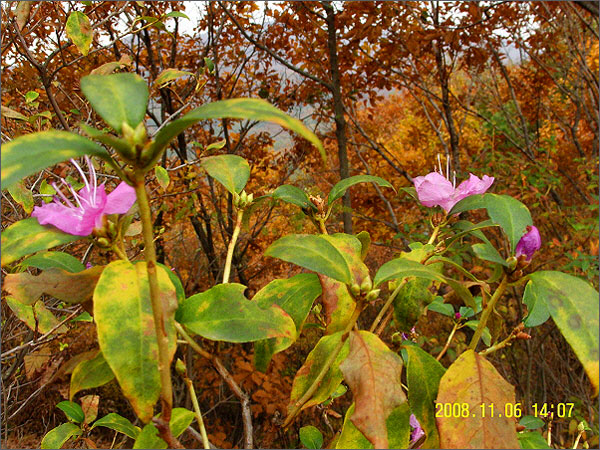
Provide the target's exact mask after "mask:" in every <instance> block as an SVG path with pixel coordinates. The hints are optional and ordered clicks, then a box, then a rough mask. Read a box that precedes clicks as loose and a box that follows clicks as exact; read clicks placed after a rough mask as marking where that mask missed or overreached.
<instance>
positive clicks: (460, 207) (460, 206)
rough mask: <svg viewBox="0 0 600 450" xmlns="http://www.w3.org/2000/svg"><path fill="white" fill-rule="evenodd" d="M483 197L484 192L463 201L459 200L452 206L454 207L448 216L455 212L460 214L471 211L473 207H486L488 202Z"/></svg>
mask: <svg viewBox="0 0 600 450" xmlns="http://www.w3.org/2000/svg"><path fill="white" fill-rule="evenodd" d="M483 197H484V194H475V195H469V196H468V197H465V198H463V199H462V200H461V201H459V202H458V203H457V204H456V205H454V206H453V207H452V209H451V210H450V212H449V213H448V216H451V215H453V214H459V213H461V212H465V211H471V210H473V209H481V208H485V207H486V204H485V202H484V199H483Z"/></svg>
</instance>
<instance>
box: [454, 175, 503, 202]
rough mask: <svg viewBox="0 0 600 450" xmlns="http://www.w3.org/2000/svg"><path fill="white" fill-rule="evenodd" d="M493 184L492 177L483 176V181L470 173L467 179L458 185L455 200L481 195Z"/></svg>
mask: <svg viewBox="0 0 600 450" xmlns="http://www.w3.org/2000/svg"><path fill="white" fill-rule="evenodd" d="M493 182H494V177H488V176H487V175H484V176H483V179H479V177H478V176H477V175H473V174H472V173H470V174H469V179H468V180H465V181H463V182H462V183H460V184H459V185H458V188H456V198H458V200H462V199H463V198H465V197H468V196H469V195H475V194H483V193H485V191H487V190H488V189H489V187H490V186H491V185H492V183H493ZM458 200H457V201H458Z"/></svg>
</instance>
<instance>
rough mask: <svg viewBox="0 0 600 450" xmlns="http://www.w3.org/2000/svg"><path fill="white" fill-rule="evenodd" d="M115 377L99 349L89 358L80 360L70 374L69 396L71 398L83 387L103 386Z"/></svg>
mask: <svg viewBox="0 0 600 450" xmlns="http://www.w3.org/2000/svg"><path fill="white" fill-rule="evenodd" d="M114 377H115V374H114V373H113V371H112V370H111V369H110V366H109V365H108V363H107V362H106V360H105V359H104V355H103V354H102V352H101V351H98V353H97V354H96V355H95V356H94V357H93V358H91V359H86V360H84V361H81V362H80V363H79V364H78V365H77V367H75V369H73V374H72V375H71V386H70V388H69V398H70V399H71V400H73V397H74V396H75V394H77V393H78V392H79V391H83V390H84V389H91V388H95V387H98V386H103V385H105V384H106V383H108V382H109V381H111V380H112V379H113V378H114Z"/></svg>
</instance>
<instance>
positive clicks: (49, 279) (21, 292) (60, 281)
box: [4, 266, 104, 305]
mask: <svg viewBox="0 0 600 450" xmlns="http://www.w3.org/2000/svg"><path fill="white" fill-rule="evenodd" d="M102 270H104V266H95V267H92V268H91V269H87V270H84V271H82V272H77V273H70V272H67V271H65V270H61V269H49V270H46V271H44V272H42V273H41V274H40V275H38V276H34V275H31V274H29V273H27V272H22V273H14V274H8V275H6V277H5V278H4V289H5V290H6V291H7V292H8V293H9V294H10V295H12V296H13V297H14V298H16V299H17V300H19V301H20V302H21V303H25V304H26V305H31V304H33V303H35V302H36V301H37V300H38V299H39V298H40V296H41V295H42V294H48V295H51V296H52V297H55V298H57V299H59V300H63V301H65V302H67V303H82V302H85V301H87V300H90V299H91V298H92V295H93V293H94V288H95V287H96V283H97V282H98V278H100V274H101V273H102Z"/></svg>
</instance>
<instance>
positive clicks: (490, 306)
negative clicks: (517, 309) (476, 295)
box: [469, 275, 508, 350]
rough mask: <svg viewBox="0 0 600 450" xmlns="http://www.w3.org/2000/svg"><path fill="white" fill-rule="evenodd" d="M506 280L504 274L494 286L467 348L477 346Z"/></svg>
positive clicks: (502, 292)
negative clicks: (494, 288)
mask: <svg viewBox="0 0 600 450" xmlns="http://www.w3.org/2000/svg"><path fill="white" fill-rule="evenodd" d="M507 280H508V276H507V275H504V277H503V278H502V281H501V282H500V284H499V285H498V287H497V288H496V291H495V292H494V295H492V297H491V298H490V301H489V302H488V304H487V305H486V307H485V309H484V310H483V313H481V318H480V319H479V325H477V329H476V330H475V334H473V338H472V339H471V343H470V344H469V349H471V350H475V348H476V347H477V344H478V343H479V339H481V335H482V334H483V330H485V325H486V323H487V321H488V319H489V317H490V314H491V313H492V309H494V305H495V304H496V302H497V301H498V299H500V297H502V294H504V291H505V289H506V286H507V284H508V282H507Z"/></svg>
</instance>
